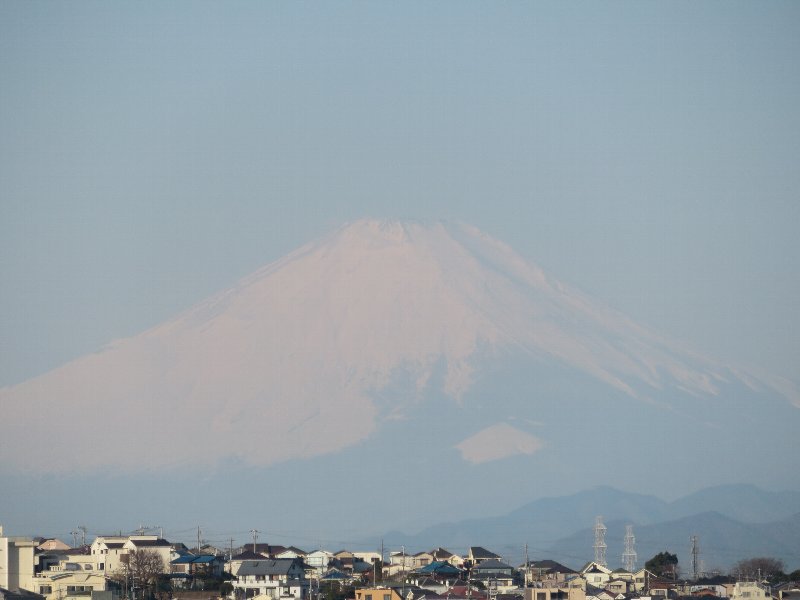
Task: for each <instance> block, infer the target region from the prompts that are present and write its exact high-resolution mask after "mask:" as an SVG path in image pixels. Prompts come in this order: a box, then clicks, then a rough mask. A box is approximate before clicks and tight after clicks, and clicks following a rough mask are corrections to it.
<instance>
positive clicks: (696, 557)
mask: <svg viewBox="0 0 800 600" xmlns="http://www.w3.org/2000/svg"><path fill="white" fill-rule="evenodd" d="M690 539H691V540H692V579H697V578H698V577H700V544H699V543H698V541H697V536H696V535H693V536H692V537H691V538H690Z"/></svg>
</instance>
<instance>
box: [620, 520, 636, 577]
mask: <svg viewBox="0 0 800 600" xmlns="http://www.w3.org/2000/svg"><path fill="white" fill-rule="evenodd" d="M635 545H636V538H635V537H634V536H633V525H625V552H623V553H622V566H623V567H625V570H626V571H628V573H633V572H634V570H636V550H635Z"/></svg>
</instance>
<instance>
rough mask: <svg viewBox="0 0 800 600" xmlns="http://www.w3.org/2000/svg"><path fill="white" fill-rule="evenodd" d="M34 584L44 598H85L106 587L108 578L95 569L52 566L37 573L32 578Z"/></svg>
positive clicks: (62, 599) (50, 599)
mask: <svg viewBox="0 0 800 600" xmlns="http://www.w3.org/2000/svg"><path fill="white" fill-rule="evenodd" d="M70 564H72V565H74V564H75V563H70ZM34 586H35V587H36V591H37V592H38V593H39V594H41V595H42V596H44V597H45V599H46V600H87V597H90V596H91V595H92V594H93V593H94V592H102V591H105V590H106V589H108V579H107V578H106V576H105V574H104V573H102V572H100V571H98V570H96V569H92V570H89V571H86V570H80V569H74V570H73V569H64V570H56V569H55V568H53V569H51V570H49V571H45V572H42V573H40V574H38V575H37V576H36V577H35V579H34Z"/></svg>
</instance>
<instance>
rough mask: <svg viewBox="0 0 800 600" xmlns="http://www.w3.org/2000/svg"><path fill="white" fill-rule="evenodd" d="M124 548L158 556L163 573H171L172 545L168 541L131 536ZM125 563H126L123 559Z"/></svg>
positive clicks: (151, 537)
mask: <svg viewBox="0 0 800 600" xmlns="http://www.w3.org/2000/svg"><path fill="white" fill-rule="evenodd" d="M122 548H123V549H124V550H126V551H127V554H130V553H131V552H142V551H147V552H152V553H154V554H157V555H158V557H159V558H160V559H161V572H162V573H169V563H170V561H171V560H172V544H170V543H169V542H168V541H167V540H165V539H162V538H159V537H156V536H154V535H153V536H131V537H129V538H128V541H127V542H125V543H124V544H123V545H122ZM123 562H126V560H125V559H123Z"/></svg>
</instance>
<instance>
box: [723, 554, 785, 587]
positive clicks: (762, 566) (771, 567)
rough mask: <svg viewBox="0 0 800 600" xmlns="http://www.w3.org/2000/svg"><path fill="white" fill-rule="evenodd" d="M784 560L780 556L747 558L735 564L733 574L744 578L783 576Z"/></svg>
mask: <svg viewBox="0 0 800 600" xmlns="http://www.w3.org/2000/svg"><path fill="white" fill-rule="evenodd" d="M783 569H784V565H783V561H782V560H780V559H778V558H770V557H767V556H759V557H756V558H746V559H744V560H740V561H739V562H738V563H736V565H734V567H733V570H732V571H731V575H734V576H736V577H739V578H744V579H759V580H768V581H769V580H772V579H776V578H780V577H782V576H783Z"/></svg>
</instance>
